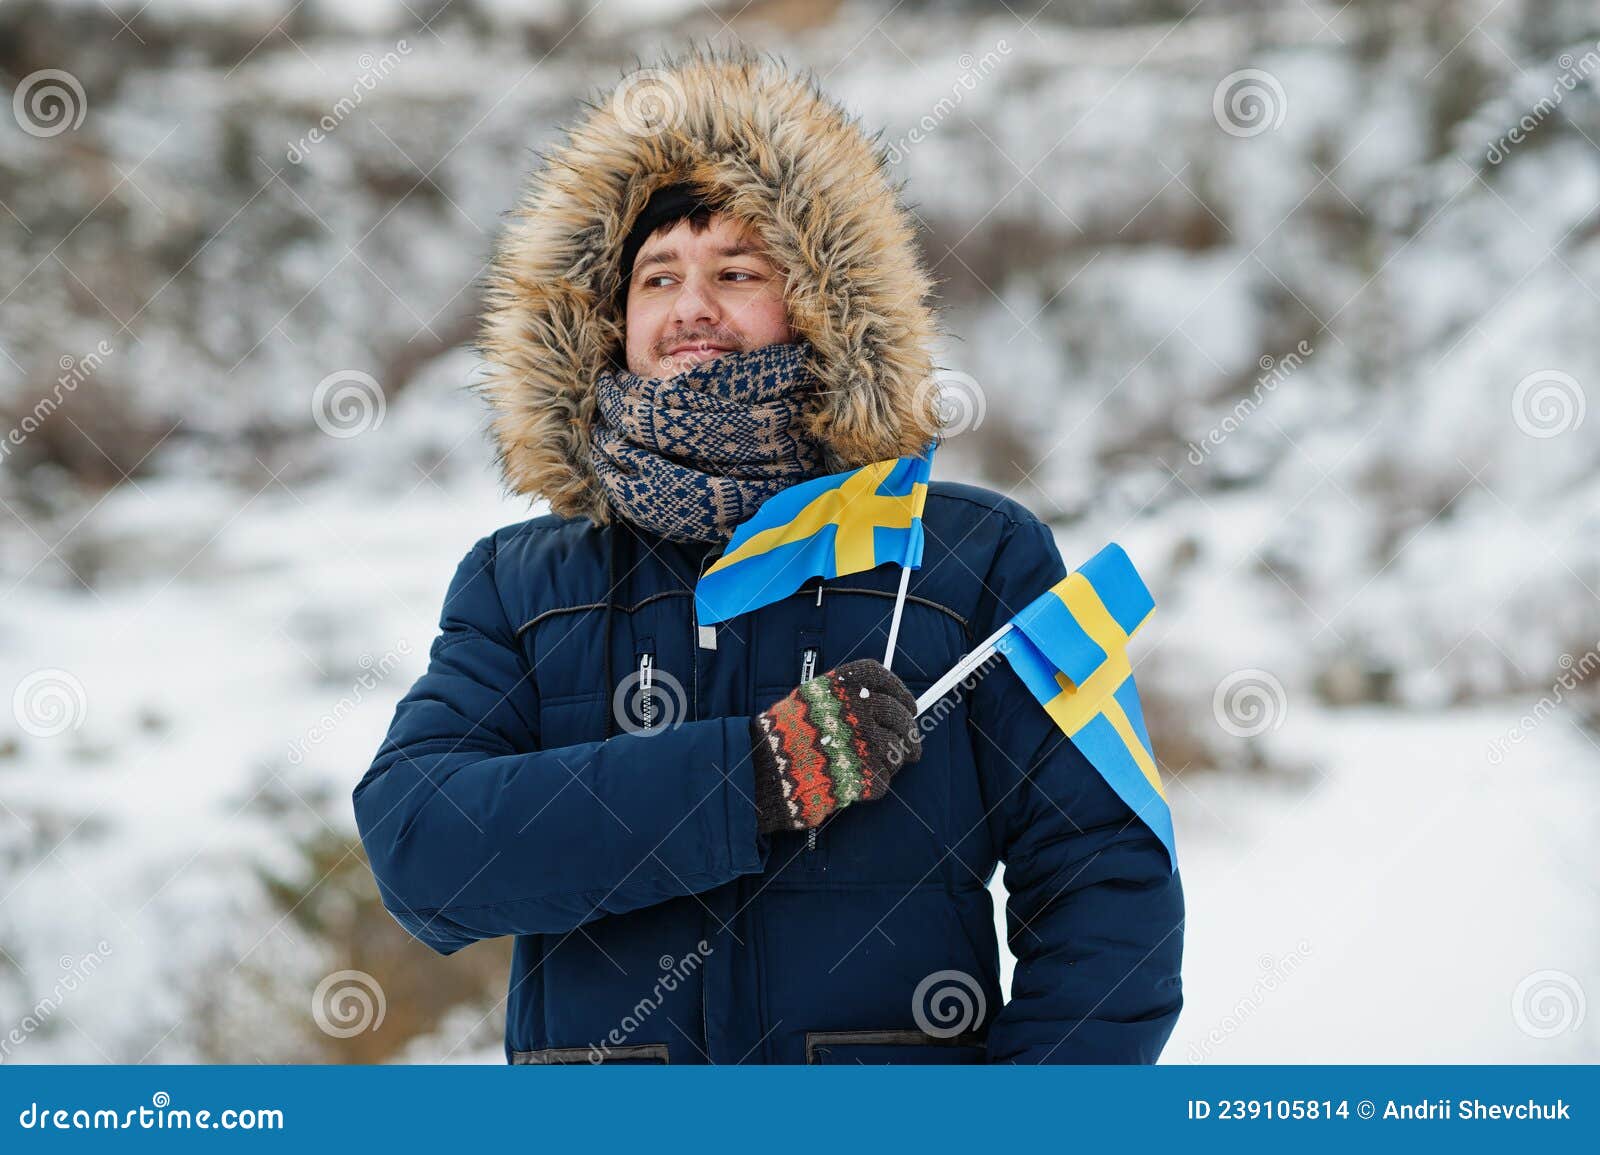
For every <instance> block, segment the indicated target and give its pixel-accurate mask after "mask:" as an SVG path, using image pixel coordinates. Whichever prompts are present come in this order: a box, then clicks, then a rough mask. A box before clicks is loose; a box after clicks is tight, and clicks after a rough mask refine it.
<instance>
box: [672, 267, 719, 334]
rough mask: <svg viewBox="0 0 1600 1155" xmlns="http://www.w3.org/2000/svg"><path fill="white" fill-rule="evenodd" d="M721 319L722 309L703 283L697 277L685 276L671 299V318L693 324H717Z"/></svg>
mask: <svg viewBox="0 0 1600 1155" xmlns="http://www.w3.org/2000/svg"><path fill="white" fill-rule="evenodd" d="M721 319H722V311H721V310H720V309H719V308H718V307H717V303H716V299H715V297H714V296H713V295H712V294H711V293H709V292H707V291H706V287H705V285H704V283H703V282H702V281H701V280H700V279H699V278H698V277H693V276H691V277H686V278H685V279H684V282H683V285H682V287H681V288H679V290H678V295H677V296H676V297H675V298H673V301H672V320H673V321H674V322H676V323H677V324H679V325H683V326H694V325H699V324H702V323H710V324H717V323H719V322H720V321H721Z"/></svg>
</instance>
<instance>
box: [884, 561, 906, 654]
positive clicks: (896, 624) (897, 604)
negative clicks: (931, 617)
mask: <svg viewBox="0 0 1600 1155" xmlns="http://www.w3.org/2000/svg"><path fill="white" fill-rule="evenodd" d="M910 584H911V567H910V566H908V565H902V566H901V567H900V592H899V593H898V594H896V595H895V599H894V617H893V618H892V619H891V620H890V622H889V646H888V648H887V649H885V650H884V651H883V664H884V665H885V666H888V667H889V668H890V669H893V668H894V642H895V639H896V638H898V637H899V636H900V611H901V610H903V609H905V608H906V587H907V586H909V585H910Z"/></svg>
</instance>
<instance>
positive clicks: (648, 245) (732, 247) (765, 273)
mask: <svg viewBox="0 0 1600 1155" xmlns="http://www.w3.org/2000/svg"><path fill="white" fill-rule="evenodd" d="M625 326H626V329H625V331H626V334H627V357H628V370H629V372H632V373H635V374H637V375H638V376H641V377H674V376H676V375H677V374H679V373H682V372H683V371H684V370H685V369H689V368H691V367H693V366H695V365H698V364H699V363H700V362H702V361H711V360H715V359H716V358H717V357H720V356H722V355H723V354H724V353H743V352H747V351H749V350H751V349H759V348H761V347H762V346H763V345H778V344H784V343H786V342H788V341H789V340H791V339H792V334H791V333H790V330H789V322H788V313H787V310H786V308H785V306H784V301H783V276H782V275H781V273H780V271H779V270H778V269H777V267H776V266H774V265H773V264H772V262H771V261H769V260H768V259H767V257H766V253H765V248H764V246H763V245H762V244H761V238H760V236H759V235H758V234H757V233H756V232H755V230H753V229H749V228H746V227H745V226H743V225H741V224H739V223H738V222H737V221H735V220H733V219H732V218H731V217H728V216H726V215H724V214H721V213H715V214H713V215H712V217H711V222H710V225H709V227H707V228H706V229H704V230H703V231H701V232H699V233H696V232H694V231H693V230H692V228H691V226H690V224H689V221H688V220H687V219H684V220H681V221H678V222H676V223H675V224H674V225H673V226H672V227H671V228H670V229H661V230H658V231H657V232H656V233H654V234H652V235H651V237H650V238H649V239H648V240H646V241H645V243H644V244H643V245H642V246H641V247H640V249H639V255H638V257H637V258H636V259H635V260H634V263H633V279H632V281H631V282H630V283H629V288H628V312H627V318H626V321H625Z"/></svg>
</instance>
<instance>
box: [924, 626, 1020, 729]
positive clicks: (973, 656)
mask: <svg viewBox="0 0 1600 1155" xmlns="http://www.w3.org/2000/svg"><path fill="white" fill-rule="evenodd" d="M1010 629H1011V623H1010V622H1007V623H1006V624H1005V625H1003V626H1001V627H1000V628H999V629H998V630H996V631H995V632H994V633H992V634H990V635H989V636H988V637H987V638H985V639H984V640H983V641H982V642H980V643H979V644H978V647H977V648H976V649H974V650H973V651H972V652H971V653H970V654H968V655H967V656H966V657H964V658H962V659H961V660H960V661H959V662H957V663H956V664H955V665H953V666H951V667H950V672H949V673H947V674H945V675H944V677H942V678H940V679H939V680H938V681H937V682H935V683H934V684H933V685H931V686H929V687H928V688H927V689H926V690H925V691H923V693H922V696H921V697H920V698H918V699H917V713H918V714H921V713H923V712H924V711H925V710H927V708H928V707H929V706H931V705H933V704H934V703H935V702H937V701H938V700H939V699H940V698H942V697H944V696H945V695H946V694H948V693H949V692H950V689H951V687H952V686H954V685H955V684H956V683H957V682H959V681H961V680H962V679H963V678H965V677H966V676H967V675H968V674H970V673H972V671H973V670H976V669H977V668H978V667H979V666H981V665H983V663H985V662H987V661H988V660H989V659H990V658H991V657H993V656H994V654H995V643H996V642H998V641H999V640H1000V638H1001V637H1002V636H1003V635H1004V634H1005V633H1006V632H1007V631H1008V630H1010Z"/></svg>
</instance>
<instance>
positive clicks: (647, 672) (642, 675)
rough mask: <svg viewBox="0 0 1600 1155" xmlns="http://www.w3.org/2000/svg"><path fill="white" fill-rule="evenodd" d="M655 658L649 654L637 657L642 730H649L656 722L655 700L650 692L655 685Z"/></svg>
mask: <svg viewBox="0 0 1600 1155" xmlns="http://www.w3.org/2000/svg"><path fill="white" fill-rule="evenodd" d="M655 668H656V656H655V655H654V654H651V653H643V654H640V655H639V713H640V715H641V716H642V717H643V718H644V728H645V729H646V730H648V729H650V728H651V727H652V726H654V725H655V721H656V703H655V698H654V697H653V696H652V695H651V693H650V691H651V689H652V688H653V687H654V685H655V678H654V675H655Z"/></svg>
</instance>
